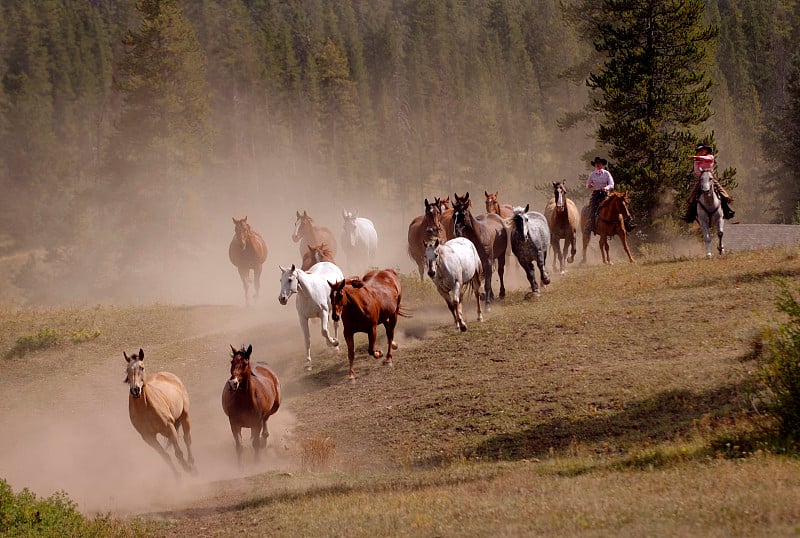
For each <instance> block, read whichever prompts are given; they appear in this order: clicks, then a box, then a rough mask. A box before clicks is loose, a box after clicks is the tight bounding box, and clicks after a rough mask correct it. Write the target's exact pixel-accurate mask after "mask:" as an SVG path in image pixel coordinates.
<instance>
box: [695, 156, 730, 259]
mask: <svg viewBox="0 0 800 538" xmlns="http://www.w3.org/2000/svg"><path fill="white" fill-rule="evenodd" d="M722 215H723V212H722V200H720V197H719V195H718V194H717V191H716V189H714V186H713V185H712V184H711V172H710V171H709V170H703V172H701V173H700V196H699V197H698V198H697V223H698V224H699V225H700V229H701V230H702V231H703V239H704V240H705V242H706V258H711V257H712V254H711V235H710V234H709V231H710V229H711V227H712V226H716V227H717V238H718V239H719V243H718V244H717V251H718V252H719V254H720V256H721V255H722V254H725V245H723V244H722V235H723V231H724V228H725V220H724V219H723V218H722Z"/></svg>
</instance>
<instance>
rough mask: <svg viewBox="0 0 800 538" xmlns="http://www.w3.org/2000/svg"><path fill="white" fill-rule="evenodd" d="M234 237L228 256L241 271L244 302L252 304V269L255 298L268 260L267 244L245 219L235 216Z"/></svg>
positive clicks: (256, 298)
mask: <svg viewBox="0 0 800 538" xmlns="http://www.w3.org/2000/svg"><path fill="white" fill-rule="evenodd" d="M233 227H234V230H233V239H231V244H230V245H229V246H228V258H230V260H231V263H232V264H233V265H235V266H236V269H238V271H239V278H241V279H242V286H243V287H244V302H245V304H248V305H249V304H250V290H249V282H250V270H252V271H253V287H254V288H255V298H254V299H255V300H258V294H259V291H260V289H261V268H262V266H263V265H264V262H265V261H266V260H267V244H266V243H265V242H264V238H263V237H261V234H259V233H258V232H257V231H255V230H253V228H252V227H251V226H250V225H249V224H248V223H247V217H245V218H243V219H237V218H235V217H234V218H233Z"/></svg>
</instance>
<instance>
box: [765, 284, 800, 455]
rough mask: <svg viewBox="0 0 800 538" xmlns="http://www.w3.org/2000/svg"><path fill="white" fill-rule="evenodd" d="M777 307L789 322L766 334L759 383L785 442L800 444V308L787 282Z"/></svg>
mask: <svg viewBox="0 0 800 538" xmlns="http://www.w3.org/2000/svg"><path fill="white" fill-rule="evenodd" d="M776 304H777V308H778V310H779V311H780V312H783V313H784V314H786V315H787V316H788V320H787V321H786V322H785V323H781V324H779V325H778V326H777V328H775V329H767V330H765V331H764V333H763V337H764V340H765V341H764V343H763V344H762V345H761V351H762V352H761V353H760V354H759V356H758V358H757V360H758V363H759V366H758V370H757V374H756V379H757V382H758V384H759V386H760V387H761V388H762V389H763V390H762V394H763V397H764V401H765V403H766V406H767V410H768V411H769V413H770V414H771V415H772V417H773V418H775V420H776V421H777V426H778V433H779V435H780V436H781V438H783V439H785V440H800V304H798V302H797V300H796V299H795V297H794V295H793V294H792V292H791V291H790V290H789V289H788V287H787V285H786V283H785V282H781V291H780V293H779V295H778V300H777V303H776Z"/></svg>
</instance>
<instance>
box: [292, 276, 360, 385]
mask: <svg viewBox="0 0 800 538" xmlns="http://www.w3.org/2000/svg"><path fill="white" fill-rule="evenodd" d="M279 267H280V266H279ZM280 270H281V292H280V294H279V295H278V302H279V303H281V304H282V305H285V304H286V303H287V302H289V297H291V296H292V295H293V294H295V293H296V294H297V301H296V302H295V306H296V307H297V317H298V319H299V320H300V329H302V331H303V340H304V342H305V346H306V370H311V333H310V332H309V329H308V320H309V319H311V318H319V320H320V323H321V324H322V337H323V338H325V341H326V342H328V344H329V345H331V346H333V347H336V348H338V347H339V342H338V341H337V340H336V336H338V334H337V332H338V323H336V321H334V337H333V338H332V337H331V336H330V333H329V332H328V316H330V313H331V302H330V297H329V294H330V288H329V286H328V282H338V281H339V280H342V279H344V275H343V274H342V271H341V270H340V269H339V268H338V267H336V265H334V264H332V263H330V262H320V263H317V264H314V265H313V266H312V267H311V269H310V270H309V271H303V270H302V269H297V267H295V266H294V264H292V266H291V267H290V268H289V269H284V268H283V267H280ZM334 319H336V318H334Z"/></svg>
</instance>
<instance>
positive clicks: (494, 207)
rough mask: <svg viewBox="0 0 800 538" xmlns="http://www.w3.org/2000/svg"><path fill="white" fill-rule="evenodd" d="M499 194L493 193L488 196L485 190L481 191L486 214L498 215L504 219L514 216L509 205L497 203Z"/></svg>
mask: <svg viewBox="0 0 800 538" xmlns="http://www.w3.org/2000/svg"><path fill="white" fill-rule="evenodd" d="M499 192H500V191H494V193H492V194H489V193H488V192H486V191H485V190H484V191H483V194H484V196H486V212H487V213H494V214H495V215H500V216H501V217H502V218H504V219H507V218H509V217H512V216H514V208H513V207H511V205H510V204H503V205H500V202H498V201H497V194H498V193H499Z"/></svg>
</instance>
